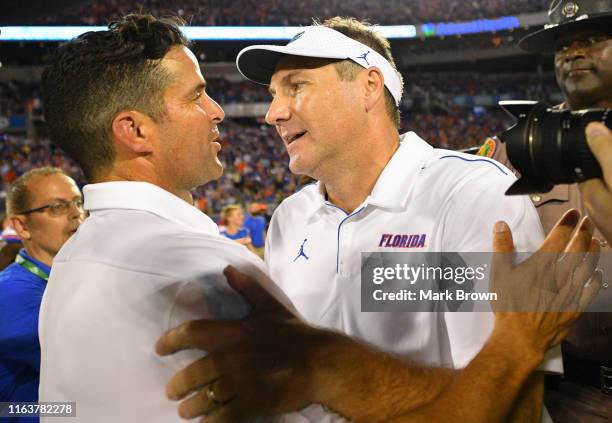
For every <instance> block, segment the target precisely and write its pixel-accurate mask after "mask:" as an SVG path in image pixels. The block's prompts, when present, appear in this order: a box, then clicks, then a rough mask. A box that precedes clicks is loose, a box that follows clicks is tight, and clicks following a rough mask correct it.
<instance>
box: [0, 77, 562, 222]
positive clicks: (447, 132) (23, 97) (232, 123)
mask: <svg viewBox="0 0 612 423" xmlns="http://www.w3.org/2000/svg"><path fill="white" fill-rule="evenodd" d="M208 82H209V84H208V87H209V88H208V90H209V94H210V95H211V97H213V98H215V99H216V100H217V101H218V102H219V103H220V104H222V105H228V104H232V103H237V102H242V103H249V102H267V101H270V95H269V94H268V92H267V87H265V86H259V85H256V84H253V83H250V82H246V81H243V82H230V81H228V80H226V79H210V80H209V81H208ZM519 87H520V89H519ZM555 90H556V86H555V83H554V78H553V77H552V76H550V75H549V76H544V77H542V76H537V75H527V74H524V75H521V74H507V75H502V74H500V75H494V76H486V77H484V76H482V75H480V76H478V75H473V74H468V73H466V74H461V73H453V74H445V73H439V74H433V73H412V74H407V75H406V87H405V93H406V94H405V99H406V102H405V103H404V104H403V105H402V131H403V132H406V131H415V132H416V133H417V134H419V135H420V136H421V137H422V138H423V139H425V140H427V141H428V142H430V143H431V144H433V145H434V146H437V147H441V148H448V149H452V150H460V149H465V148H469V147H475V146H478V145H480V144H481V143H482V142H483V140H484V139H485V138H486V137H487V136H491V135H493V134H496V133H499V132H501V131H502V130H504V129H505V128H507V127H508V126H509V125H510V124H511V123H512V121H511V119H510V118H509V117H508V116H507V115H506V114H505V113H504V112H503V111H501V110H498V109H497V108H488V109H485V108H480V107H457V106H456V105H455V104H453V99H454V98H456V96H482V95H489V96H495V95H500V94H511V95H513V96H514V98H531V99H543V100H548V95H549V94H551V93H553V92H554V91H555ZM0 93H2V95H1V98H2V102H0V106H1V108H0V116H2V115H3V114H4V115H11V113H15V114H19V113H34V112H36V111H37V110H38V109H39V107H40V102H41V100H40V98H39V89H38V87H37V85H36V84H24V83H17V82H15V81H10V82H3V83H0ZM549 102H550V100H549ZM38 138H39V139H36V140H34V139H30V138H27V137H23V136H20V137H17V136H8V135H6V134H4V135H1V130H0V157H1V158H2V159H1V161H0V177H1V178H2V181H1V187H0V195H2V196H3V195H4V191H5V189H6V187H7V186H8V184H10V183H11V182H12V181H13V180H14V179H15V178H16V177H17V176H19V175H20V174H22V173H24V172H26V171H27V170H29V169H31V168H34V167H41V166H56V167H61V168H63V169H64V170H66V172H68V173H69V174H70V175H72V176H73V177H74V178H75V179H76V181H77V182H78V183H79V184H80V185H83V184H85V182H86V181H85V179H84V177H83V174H82V173H81V171H80V169H79V168H78V166H76V164H74V163H73V162H72V161H71V160H70V159H68V158H67V157H66V156H65V155H64V154H63V152H62V151H61V150H59V149H58V148H56V147H55V146H54V145H53V144H52V143H51V142H49V141H48V140H47V139H45V138H44V137H38ZM220 141H221V144H222V147H223V148H222V151H221V153H220V157H221V160H222V161H223V162H224V164H225V168H226V171H225V174H224V175H223V177H222V178H221V179H219V180H218V181H216V182H213V183H210V184H207V185H206V186H204V187H201V188H199V189H198V190H197V191H196V192H195V193H194V194H195V198H196V200H197V205H198V207H199V208H200V209H201V210H203V211H206V212H207V213H208V214H209V215H211V216H215V217H217V218H218V216H219V213H220V211H221V209H222V208H223V207H224V206H226V205H229V204H236V203H242V204H249V203H252V202H257V203H261V204H268V205H269V206H270V207H269V210H273V208H274V205H275V204H278V203H279V202H280V200H282V199H283V198H284V197H286V196H288V195H290V194H292V193H293V192H295V190H296V189H298V188H299V187H300V185H301V184H302V183H303V181H301V180H300V179H299V178H297V177H295V176H293V175H291V173H290V172H289V170H288V167H287V163H288V157H287V154H286V152H285V148H284V146H283V144H282V142H281V140H280V139H279V137H278V135H277V134H276V132H275V130H274V128H272V127H270V126H268V125H266V124H265V123H264V122H262V121H256V120H254V119H242V120H240V121H238V120H231V119H226V121H225V122H224V123H223V124H222V126H221V140H220Z"/></svg>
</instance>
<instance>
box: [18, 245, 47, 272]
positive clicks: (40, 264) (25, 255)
mask: <svg viewBox="0 0 612 423" xmlns="http://www.w3.org/2000/svg"><path fill="white" fill-rule="evenodd" d="M19 255H20V256H21V257H23V258H24V259H26V260H29V261H31V262H32V263H34V264H35V265H36V266H37V267H38V268H40V270H42V271H43V272H45V273H46V274H47V275H48V274H49V273H51V268H50V267H49V266H47V265H46V264H45V263H43V262H42V261H40V260H36V259H35V258H34V257H32V256H31V255H29V254H28V252H27V251H26V250H25V248H22V249H21V250H19Z"/></svg>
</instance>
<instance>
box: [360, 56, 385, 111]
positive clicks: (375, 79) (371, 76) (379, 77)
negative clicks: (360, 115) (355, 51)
mask: <svg viewBox="0 0 612 423" xmlns="http://www.w3.org/2000/svg"><path fill="white" fill-rule="evenodd" d="M364 83H365V95H366V97H365V105H366V111H370V110H372V109H373V108H374V106H375V105H376V104H377V103H378V102H379V101H381V100H383V101H384V96H385V77H384V76H383V74H382V72H381V71H380V69H378V68H376V67H373V68H369V69H366V72H365V81H364Z"/></svg>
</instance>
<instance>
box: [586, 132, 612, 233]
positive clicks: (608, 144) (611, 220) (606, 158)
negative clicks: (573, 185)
mask: <svg viewBox="0 0 612 423" xmlns="http://www.w3.org/2000/svg"><path fill="white" fill-rule="evenodd" d="M586 136H587V142H588V143H589V147H590V148H591V151H593V154H594V155H595V158H596V159H597V161H598V162H599V165H600V166H601V169H602V171H603V178H602V179H589V180H588V181H585V182H582V183H581V184H578V186H579V188H580V193H581V195H582V201H583V202H584V204H585V207H586V209H587V212H588V214H589V216H590V217H591V219H593V222H595V225H596V226H597V228H598V229H599V231H600V232H601V233H602V234H603V236H604V237H605V238H606V240H607V241H608V242H612V132H611V131H610V130H609V129H608V128H607V127H606V126H605V125H603V124H601V123H598V122H593V123H590V124H589V126H587V130H586Z"/></svg>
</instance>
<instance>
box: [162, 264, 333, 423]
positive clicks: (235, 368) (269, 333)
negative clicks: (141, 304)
mask: <svg viewBox="0 0 612 423" xmlns="http://www.w3.org/2000/svg"><path fill="white" fill-rule="evenodd" d="M224 274H225V276H226V277H227V280H228V282H229V284H230V285H231V286H232V287H233V288H234V289H235V290H236V291H238V292H239V293H240V294H241V295H242V296H243V297H244V298H245V299H246V300H247V301H248V302H249V303H250V304H251V305H252V307H253V312H252V314H251V315H250V316H249V318H248V319H246V320H242V321H209V320H199V321H191V322H187V323H185V324H183V325H181V326H179V327H177V328H175V329H172V330H170V331H168V332H167V333H166V334H164V335H163V336H162V337H161V338H160V339H159V341H158V342H157V345H156V347H155V348H156V352H157V353H158V354H160V355H168V354H173V353H175V352H177V351H180V350H185V349H200V350H205V351H207V352H208V355H207V356H206V357H204V358H201V359H200V360H197V361H195V362H194V363H192V364H191V365H189V366H188V367H186V368H185V369H183V370H181V371H180V372H178V373H177V374H176V375H174V377H172V379H171V380H170V381H169V382H168V385H167V387H166V392H167V395H168V398H170V399H173V400H181V399H185V398H186V397H187V396H189V395H190V394H194V392H195V394H194V395H192V396H190V397H189V398H187V399H185V400H184V401H182V402H181V403H180V405H179V415H180V416H181V417H183V418H193V417H197V416H203V415H206V416H207V417H206V422H207V423H209V422H210V423H212V422H239V421H245V420H248V419H250V418H254V417H259V416H272V415H276V414H281V413H285V412H290V411H295V410H299V409H302V408H304V407H305V406H306V405H308V404H310V403H311V402H315V401H316V398H314V393H312V392H310V391H309V387H310V386H311V385H312V383H313V382H312V380H311V378H312V377H313V375H314V374H315V372H316V370H317V369H315V368H312V366H311V365H310V360H309V353H310V351H311V348H313V347H315V346H316V345H317V343H318V342H319V341H321V340H323V339H324V338H326V337H327V336H328V334H330V333H328V332H326V331H323V330H318V329H315V328H313V327H310V326H308V325H307V324H305V323H303V322H302V321H301V320H300V318H298V317H297V316H295V315H294V314H292V313H291V312H290V311H289V310H288V309H287V308H285V307H284V306H283V305H282V304H280V303H279V302H278V301H276V300H275V299H274V298H273V297H272V296H271V295H270V294H269V293H268V292H267V291H265V290H264V289H263V288H262V287H261V285H260V284H259V282H258V281H257V280H256V279H254V278H251V277H249V276H247V275H245V274H243V273H240V272H239V271H238V270H236V269H235V268H233V267H231V266H230V267H228V268H226V269H225V272H224ZM334 336H335V337H339V335H337V334H334Z"/></svg>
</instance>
